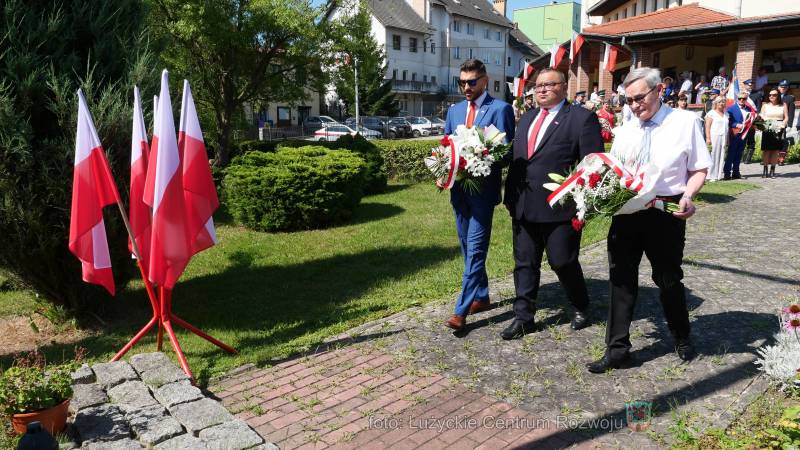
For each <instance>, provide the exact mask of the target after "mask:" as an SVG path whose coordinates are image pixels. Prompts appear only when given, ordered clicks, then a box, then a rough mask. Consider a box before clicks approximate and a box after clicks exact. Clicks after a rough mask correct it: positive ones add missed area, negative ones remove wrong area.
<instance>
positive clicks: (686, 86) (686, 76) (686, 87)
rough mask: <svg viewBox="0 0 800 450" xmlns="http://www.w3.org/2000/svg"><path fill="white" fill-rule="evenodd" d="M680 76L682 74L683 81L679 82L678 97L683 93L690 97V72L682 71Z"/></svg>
mask: <svg viewBox="0 0 800 450" xmlns="http://www.w3.org/2000/svg"><path fill="white" fill-rule="evenodd" d="M681 76H683V83H682V84H681V88H680V90H679V91H678V97H680V96H681V94H683V95H685V96H686V98H692V85H693V84H694V83H692V73H691V72H689V71H686V72H683V73H682V74H681Z"/></svg>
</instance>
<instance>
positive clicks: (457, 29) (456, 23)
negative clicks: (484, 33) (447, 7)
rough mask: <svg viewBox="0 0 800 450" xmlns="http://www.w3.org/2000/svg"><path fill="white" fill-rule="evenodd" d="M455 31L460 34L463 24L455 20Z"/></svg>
mask: <svg viewBox="0 0 800 450" xmlns="http://www.w3.org/2000/svg"><path fill="white" fill-rule="evenodd" d="M453 31H455V32H456V33H460V32H461V22H460V21H458V20H454V21H453Z"/></svg>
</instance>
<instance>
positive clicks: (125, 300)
mask: <svg viewBox="0 0 800 450" xmlns="http://www.w3.org/2000/svg"><path fill="white" fill-rule="evenodd" d="M751 187H753V185H747V184H745V183H729V184H720V183H717V184H713V185H709V186H708V188H707V190H704V192H705V195H706V196H707V197H708V201H712V202H713V201H726V200H727V199H728V197H727V196H730V195H734V194H735V193H737V192H739V191H741V190H745V189H749V188H751ZM609 223H610V220H602V221H595V222H592V223H589V224H587V226H586V228H585V230H584V234H583V242H582V244H583V245H588V244H590V243H593V242H597V241H600V240H602V239H605V236H606V234H607V231H608V225H609ZM493 228H494V229H493V233H492V240H491V247H490V250H489V258H488V261H487V269H488V272H489V276H490V277H491V278H497V277H503V276H507V275H509V274H510V273H511V271H512V269H513V256H512V235H511V221H510V218H509V216H508V213H507V212H506V211H505V209H504V208H502V207H498V208H497V210H496V211H495V215H494V226H493ZM217 232H218V235H219V240H220V244H219V245H217V246H215V247H212V248H211V249H209V250H207V251H205V252H203V253H201V254H199V255H197V256H196V257H195V258H194V259H193V260H192V262H191V264H190V265H189V267H188V268H187V270H186V273H185V274H184V275H183V277H182V279H181V282H180V283H179V284H178V286H177V287H176V289H175V291H174V297H173V299H174V311H175V313H176V314H178V315H179V316H181V317H182V318H183V319H185V320H187V321H189V322H190V323H192V324H194V325H196V326H198V327H200V328H201V329H203V330H205V331H207V332H209V333H210V334H212V335H214V336H215V337H217V338H219V339H221V340H222V341H224V342H226V343H228V344H230V345H232V346H234V347H236V348H237V349H238V350H239V354H238V355H235V356H229V355H226V354H224V353H223V352H222V351H221V350H218V349H217V348H215V347H213V346H212V345H211V344H209V343H207V342H205V341H203V340H201V339H200V338H198V337H196V336H194V335H192V334H188V333H186V332H184V331H183V330H178V337H179V340H180V342H181V345H182V347H183V350H184V351H185V352H186V355H187V357H188V360H189V363H190V365H191V367H192V369H193V371H194V374H195V376H196V377H197V378H198V380H199V381H200V382H201V383H203V382H206V381H207V380H208V378H209V377H212V376H214V375H218V374H221V373H224V372H225V371H227V370H229V369H231V368H234V367H237V366H239V365H241V364H244V363H255V364H257V365H265V364H269V363H270V361H271V360H273V359H276V358H284V357H287V356H289V355H292V354H295V353H298V352H302V351H307V350H309V349H313V348H314V347H315V346H317V345H319V344H320V342H321V341H322V340H323V339H325V338H326V337H329V336H332V335H336V334H338V333H341V332H344V331H346V330H348V329H350V328H352V327H354V326H356V325H359V324H361V323H364V322H367V321H369V320H373V319H377V318H380V317H384V316H387V315H390V314H392V313H395V312H398V311H402V310H404V309H406V308H408V307H410V306H413V305H419V304H423V303H428V302H431V301H442V302H452V299H453V297H454V296H455V295H456V294H457V292H458V290H459V288H460V280H461V271H462V265H463V262H462V258H461V255H460V251H459V248H458V244H457V237H456V231H455V226H454V221H453V213H452V208H451V206H450V202H449V195H448V194H447V193H439V192H437V190H436V189H435V188H434V187H433V186H432V185H431V184H430V183H420V184H412V185H396V184H395V185H392V186H390V189H389V191H388V192H387V193H385V194H381V195H376V196H371V197H367V198H365V199H364V200H363V201H362V203H361V205H360V206H359V208H358V209H357V211H356V214H355V216H354V217H353V218H352V219H351V220H350V221H349V222H348V223H347V224H345V225H341V226H338V227H333V228H329V229H325V230H313V231H302V232H293V233H261V232H254V231H250V230H247V229H245V228H242V227H239V226H236V225H233V224H230V223H225V222H224V221H222V223H220V224H218V229H217ZM76 276H78V275H77V274H76ZM38 304H39V305H41V303H38ZM148 305H149V303H148V301H147V299H146V297H145V293H144V289H143V287H142V284H141V282H132V283H131V284H130V285H129V286H128V287H127V288H126V289H124V290H122V292H121V293H120V294H119V295H118V297H117V298H109V300H108V303H107V307H106V309H105V310H103V311H98V312H97V316H99V317H102V318H103V320H104V321H105V322H106V324H105V326H103V327H102V329H101V330H100V332H99V333H97V334H96V336H94V337H90V338H87V339H85V340H83V341H82V342H80V345H82V346H84V347H86V348H87V349H88V350H89V355H88V357H89V358H96V359H107V358H109V357H110V356H112V355H113V353H114V352H115V351H116V350H118V349H119V348H121V347H122V346H123V345H124V344H125V342H127V340H128V339H129V338H130V337H131V336H133V335H134V334H135V332H136V331H137V330H138V328H139V327H141V326H142V325H143V324H144V323H146V322H147V320H148V318H149V315H150V311H149V306H148ZM36 307H37V301H36V299H35V296H34V294H33V293H31V292H28V291H6V292H0V317H3V316H9V315H25V314H27V313H29V312H31V311H32V310H34V309H35V308H36ZM43 350H44V351H45V352H46V353H47V354H49V355H51V356H52V357H54V358H59V357H61V356H62V355H63V354H65V353H66V354H71V353H72V346H71V345H70V346H66V345H63V346H62V345H53V346H51V347H48V348H46V349H43ZM153 350H155V345H154V338H153V334H150V335H149V336H148V337H146V338H145V339H143V340H142V341H141V343H140V344H139V345H138V346H137V347H136V348H135V350H134V351H135V352H145V351H153ZM168 353H169V352H168ZM170 354H171V353H170ZM4 363H5V364H7V363H8V361H7V358H6V360H5V361H4V360H2V359H0V366H2V365H3V364H4Z"/></svg>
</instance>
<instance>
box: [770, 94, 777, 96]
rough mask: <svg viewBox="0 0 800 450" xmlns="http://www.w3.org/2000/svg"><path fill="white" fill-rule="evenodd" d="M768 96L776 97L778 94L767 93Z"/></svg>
mask: <svg viewBox="0 0 800 450" xmlns="http://www.w3.org/2000/svg"><path fill="white" fill-rule="evenodd" d="M769 96H770V97H777V96H778V94H769Z"/></svg>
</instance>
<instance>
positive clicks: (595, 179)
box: [589, 172, 600, 189]
mask: <svg viewBox="0 0 800 450" xmlns="http://www.w3.org/2000/svg"><path fill="white" fill-rule="evenodd" d="M599 182H600V174H599V173H597V172H594V173H592V174H590V175H589V187H590V188H592V189H594V188H596V187H597V183H599Z"/></svg>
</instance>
